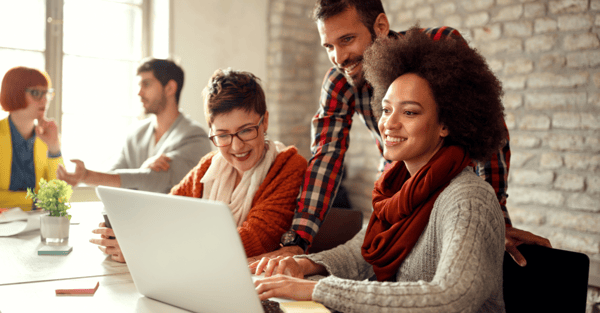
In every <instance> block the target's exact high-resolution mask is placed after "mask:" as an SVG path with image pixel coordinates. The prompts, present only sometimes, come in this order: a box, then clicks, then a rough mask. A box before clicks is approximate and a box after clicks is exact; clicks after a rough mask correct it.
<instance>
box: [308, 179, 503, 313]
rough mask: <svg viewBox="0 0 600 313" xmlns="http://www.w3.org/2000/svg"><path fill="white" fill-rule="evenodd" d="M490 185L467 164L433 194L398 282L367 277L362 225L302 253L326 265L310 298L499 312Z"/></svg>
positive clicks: (385, 308) (498, 240)
mask: <svg viewBox="0 0 600 313" xmlns="http://www.w3.org/2000/svg"><path fill="white" fill-rule="evenodd" d="M501 212H502V211H501V210H500V207H499V203H498V199H497V198H496V195H495V193H494V190H493V189H492V188H491V186H490V185H489V184H488V183H487V182H485V181H484V180H483V179H481V178H479V177H477V175H475V173H474V172H473V170H472V168H471V167H467V168H466V169H465V170H463V171H462V172H461V173H460V174H459V175H457V176H456V177H455V178H454V179H453V180H452V181H451V183H450V184H449V185H448V187H446V189H445V190H444V191H443V192H442V193H441V194H440V196H439V197H438V198H437V200H436V201H435V204H434V206H433V209H432V212H431V216H430V218H429V223H428V225H427V226H426V228H425V230H424V231H423V233H422V234H421V237H420V238H419V240H418V241H417V244H416V245H415V247H414V248H413V250H412V251H411V253H410V254H409V255H408V257H407V258H406V259H405V260H404V262H403V263H402V265H401V267H400V269H399V270H398V274H397V276H396V281H397V282H377V281H367V280H366V279H368V278H369V277H372V276H373V275H374V272H373V267H372V266H371V265H370V264H369V263H367V262H366V261H365V260H364V258H363V257H362V255H361V249H360V248H361V246H362V243H363V240H364V235H365V229H363V230H362V231H361V232H360V233H358V234H357V235H356V236H355V237H354V238H353V239H351V240H350V241H348V242H347V243H346V244H344V245H341V246H338V247H336V248H334V249H331V250H329V251H323V252H321V253H317V254H311V255H308V256H304V257H307V258H309V259H311V260H312V261H314V262H316V263H318V264H321V265H323V266H325V267H326V268H327V271H328V272H329V273H330V274H331V275H330V276H328V277H326V278H323V279H321V280H320V281H319V282H318V283H317V285H316V287H315V290H314V292H313V300H315V301H318V302H321V303H323V304H325V305H326V306H328V307H330V308H332V309H335V310H338V311H341V312H345V313H351V312H361V313H365V312H504V311H505V309H504V301H503V294H502V262H503V256H504V230H505V225H504V219H503V217H502V213H501Z"/></svg>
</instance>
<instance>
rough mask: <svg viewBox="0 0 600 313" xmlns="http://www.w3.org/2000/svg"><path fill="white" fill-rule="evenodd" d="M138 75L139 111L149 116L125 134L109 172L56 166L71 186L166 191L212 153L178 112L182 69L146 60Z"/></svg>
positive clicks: (195, 124) (196, 129) (195, 127)
mask: <svg viewBox="0 0 600 313" xmlns="http://www.w3.org/2000/svg"><path fill="white" fill-rule="evenodd" d="M137 75H138V76H139V79H140V82H139V86H140V91H139V93H138V95H139V96H140V100H141V101H142V103H143V106H144V111H145V113H146V114H152V115H154V116H153V117H151V118H147V119H145V120H143V121H141V122H139V124H138V125H136V126H135V128H134V130H133V131H132V132H131V133H130V134H128V135H127V139H126V142H125V145H124V146H123V149H122V151H121V154H120V155H119V157H118V160H117V162H116V163H115V164H114V165H113V166H112V167H111V170H110V171H109V172H107V173H103V172H96V171H92V170H89V169H87V168H86V167H85V164H84V163H83V161H81V160H71V162H73V163H75V165H76V167H75V172H73V173H69V172H67V171H66V169H65V168H64V167H63V166H60V167H59V168H58V171H57V177H58V178H59V179H62V180H64V181H66V182H67V183H69V184H71V185H73V186H75V185H77V184H78V183H80V182H82V183H86V184H89V185H104V186H112V187H123V188H131V189H138V190H145V191H152V192H161V193H168V192H169V191H170V190H171V188H172V187H173V186H174V185H176V184H177V183H179V181H181V179H183V177H184V176H185V175H186V174H187V173H188V172H189V171H190V170H191V169H192V168H193V167H194V166H195V165H197V164H198V162H199V161H200V159H201V158H202V157H203V156H204V155H205V154H207V153H208V152H210V151H211V145H210V141H209V139H208V136H207V134H206V132H205V131H204V130H203V129H202V127H201V126H200V124H199V123H198V122H196V121H193V120H192V119H190V118H188V117H186V116H184V115H183V114H182V113H181V112H180V111H179V97H180V94H181V89H182V88H183V80H184V73H183V70H182V69H181V67H179V66H178V65H177V64H175V63H174V62H172V61H170V60H162V59H150V60H147V61H146V62H144V63H143V64H142V65H140V67H139V68H138V69H137ZM199 103H200V102H199Z"/></svg>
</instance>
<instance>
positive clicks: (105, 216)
mask: <svg viewBox="0 0 600 313" xmlns="http://www.w3.org/2000/svg"><path fill="white" fill-rule="evenodd" d="M102 215H103V216H104V226H106V227H107V228H110V229H112V225H110V221H109V220H108V215H107V214H106V213H104V214H102ZM108 239H115V237H114V236H110V237H108Z"/></svg>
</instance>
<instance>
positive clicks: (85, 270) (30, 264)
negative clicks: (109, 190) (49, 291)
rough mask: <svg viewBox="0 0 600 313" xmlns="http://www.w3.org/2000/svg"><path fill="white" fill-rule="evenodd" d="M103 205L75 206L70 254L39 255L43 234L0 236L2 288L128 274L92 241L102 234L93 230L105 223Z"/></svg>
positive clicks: (99, 203)
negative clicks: (11, 285)
mask: <svg viewBox="0 0 600 313" xmlns="http://www.w3.org/2000/svg"><path fill="white" fill-rule="evenodd" d="M102 209H103V207H102V203H101V202H79V203H73V204H72V208H71V209H70V210H69V213H70V214H71V215H72V218H71V224H72V225H71V226H70V230H69V243H68V244H69V245H71V246H73V251H72V252H71V253H69V254H68V255H64V256H58V255H38V254H37V250H38V249H39V248H40V247H41V246H43V245H44V244H43V243H41V239H40V231H39V229H38V230H33V231H29V232H26V233H22V234H19V235H16V236H12V237H0V251H1V252H0V255H1V257H0V259H1V261H0V264H1V266H0V286H2V285H7V284H15V283H25V282H37V281H47V280H55V279H67V278H79V277H90V276H101V275H110V274H119V273H129V270H128V269H127V265H126V264H123V263H118V262H114V261H112V260H111V259H110V258H109V257H108V256H107V255H106V254H104V253H103V252H102V251H100V249H98V246H97V245H94V244H92V243H90V242H89V239H91V238H99V237H100V236H99V235H96V234H93V233H92V232H91V231H92V229H94V228H97V227H98V224H99V223H100V222H102V221H104V219H103V217H102V214H101V213H102Z"/></svg>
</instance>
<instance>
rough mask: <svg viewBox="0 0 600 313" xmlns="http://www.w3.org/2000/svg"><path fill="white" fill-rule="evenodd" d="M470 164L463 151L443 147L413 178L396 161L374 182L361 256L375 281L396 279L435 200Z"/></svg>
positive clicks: (402, 164) (458, 148)
mask: <svg viewBox="0 0 600 313" xmlns="http://www.w3.org/2000/svg"><path fill="white" fill-rule="evenodd" d="M470 162H471V159H470V158H469V156H468V154H467V153H466V152H465V151H464V149H463V148H460V147H457V146H449V147H442V148H441V149H440V150H439V151H438V152H437V153H436V154H435V155H434V156H433V157H432V158H431V160H429V162H428V163H427V164H425V166H423V167H422V168H421V169H420V170H419V171H418V172H417V173H416V174H415V175H414V176H412V177H411V176H410V173H409V172H408V170H407V169H406V166H405V165H404V162H401V161H399V162H395V163H394V164H393V165H392V167H391V168H390V169H389V170H387V171H386V172H385V173H383V175H382V176H381V177H380V178H379V179H378V180H377V182H375V188H374V189H373V214H372V215H371V220H370V221H369V226H368V228H367V233H366V235H365V241H364V242H363V246H362V255H363V257H364V258H365V260H366V261H367V262H369V263H370V264H371V265H373V270H374V271H375V275H377V280H378V281H390V280H395V277H396V273H397V272H398V269H399V268H400V265H401V264H402V262H404V259H405V258H406V257H407V256H408V254H409V253H410V251H411V250H412V248H413V247H414V246H415V244H416V243H417V240H418V239H419V237H420V236H421V233H422V232H423V230H424V229H425V226H427V223H428V222H429V215H430V214H431V210H432V208H433V204H434V203H435V200H436V199H437V197H438V196H439V194H440V193H441V192H442V191H443V190H444V189H445V188H446V186H447V185H448V184H449V183H450V181H451V180H452V179H453V178H454V177H455V176H456V175H458V174H459V173H460V172H461V171H462V170H463V169H464V168H465V167H467V165H469V163H470Z"/></svg>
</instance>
